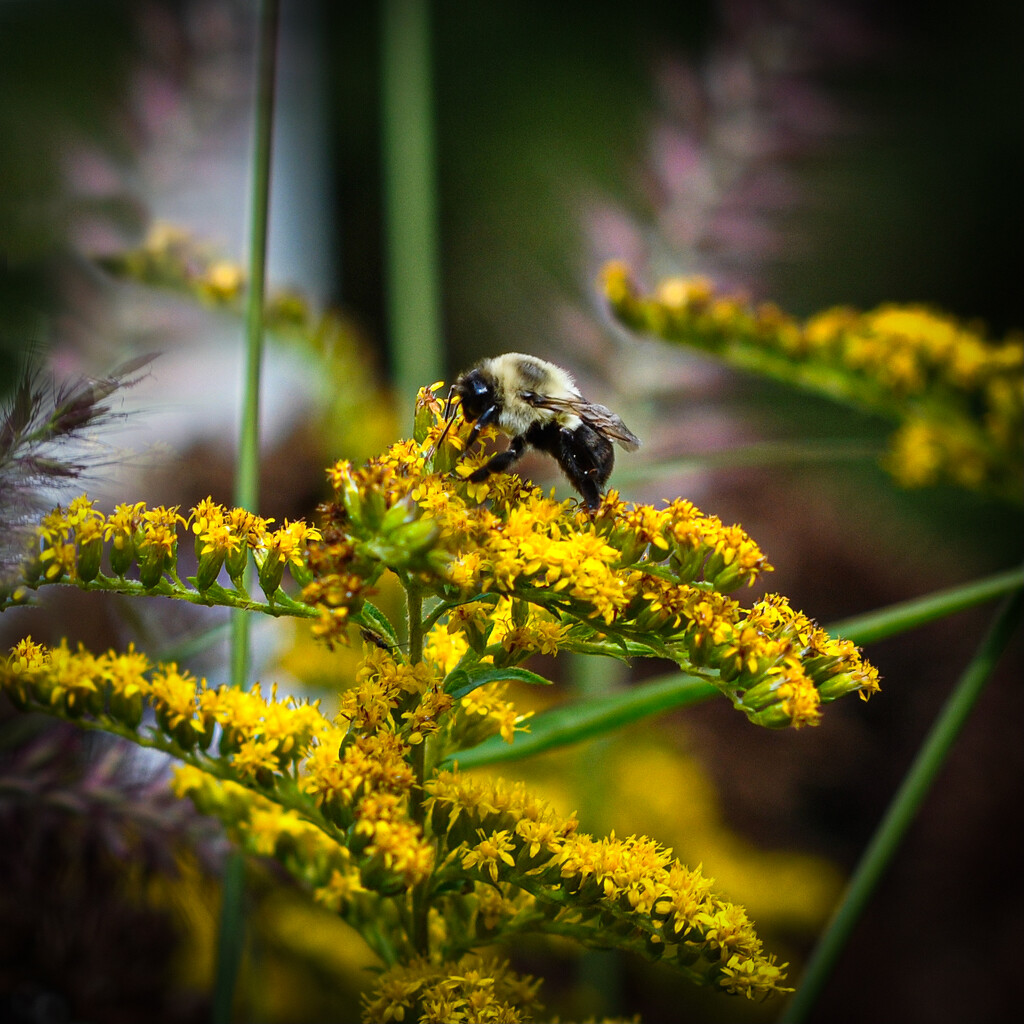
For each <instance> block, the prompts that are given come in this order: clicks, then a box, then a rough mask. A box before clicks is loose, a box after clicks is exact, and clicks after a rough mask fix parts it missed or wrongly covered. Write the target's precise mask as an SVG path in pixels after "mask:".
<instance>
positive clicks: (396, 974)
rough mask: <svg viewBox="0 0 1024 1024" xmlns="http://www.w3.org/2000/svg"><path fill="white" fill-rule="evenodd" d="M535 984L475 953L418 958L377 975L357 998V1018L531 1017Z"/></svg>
mask: <svg viewBox="0 0 1024 1024" xmlns="http://www.w3.org/2000/svg"><path fill="white" fill-rule="evenodd" d="M538 985H539V982H537V981H535V980H534V979H533V978H530V977H521V976H520V975H518V974H516V973H515V972H514V971H512V970H510V969H509V966H508V964H507V963H504V962H500V961H493V960H492V961H486V960H484V959H482V958H481V957H479V956H476V955H475V954H467V955H466V956H464V957H462V958H461V959H459V960H458V961H457V962H455V963H445V964H438V963H436V962H434V961H431V960H429V959H427V958H424V957H419V958H417V959H416V960H414V961H412V962H411V963H408V964H402V965H400V966H397V967H393V968H392V969H391V970H390V971H388V972H387V973H386V974H384V975H383V976H382V977H381V978H380V980H379V981H378V982H377V985H376V989H375V991H374V993H373V995H368V996H365V997H364V998H363V1020H364V1021H367V1022H376V1021H405V1020H408V1021H422V1022H424V1024H442V1022H444V1024H470V1022H471V1021H495V1022H504V1024H517V1022H519V1021H527V1020H532V1019H533V1017H532V1015H531V1013H530V1010H531V1008H533V1007H536V1005H537V988H538Z"/></svg>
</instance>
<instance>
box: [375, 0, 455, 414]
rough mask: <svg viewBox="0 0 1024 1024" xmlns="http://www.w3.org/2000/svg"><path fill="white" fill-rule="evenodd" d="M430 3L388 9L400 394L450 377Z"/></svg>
mask: <svg viewBox="0 0 1024 1024" xmlns="http://www.w3.org/2000/svg"><path fill="white" fill-rule="evenodd" d="M430 6H431V5H430V4H429V3H427V2H426V0H384V4H383V6H382V19H383V21H382V29H381V35H382V48H383V49H382V54H381V65H382V84H381V91H382V100H383V117H382V121H383V125H382V131H383V159H382V163H383V175H384V210H385V226H386V235H387V238H386V250H387V269H388V317H389V322H390V330H391V357H392V366H393V368H394V376H395V384H396V386H397V389H398V394H399V395H403V396H406V397H407V399H408V400H403V403H402V404H403V408H408V409H409V410H410V412H408V413H407V414H406V416H407V419H406V424H405V425H406V427H407V428H411V426H412V413H411V396H413V395H415V394H416V391H417V390H418V389H419V388H420V387H423V386H424V385H427V384H430V383H431V382H432V381H435V380H437V379H438V378H440V377H441V376H443V373H444V370H443V365H442V364H443V357H442V344H441V312H440V310H441V302H440V295H439V293H440V289H439V286H438V277H439V275H438V269H437V262H438V257H437V250H438V244H437V195H436V187H435V170H434V125H433V109H432V85H431V69H430Z"/></svg>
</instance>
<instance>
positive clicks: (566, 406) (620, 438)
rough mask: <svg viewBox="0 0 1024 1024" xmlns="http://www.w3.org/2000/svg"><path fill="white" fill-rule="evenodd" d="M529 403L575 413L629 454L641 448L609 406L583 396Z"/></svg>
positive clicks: (540, 397)
mask: <svg viewBox="0 0 1024 1024" xmlns="http://www.w3.org/2000/svg"><path fill="white" fill-rule="evenodd" d="M528 401H529V402H530V405H532V406H533V407H534V408H536V409H549V410H550V411H551V412H556V413H557V412H573V413H575V414H576V415H577V416H579V418H580V419H581V420H583V422H584V423H586V424H587V426H589V427H593V429H594V430H596V431H597V432H598V433H599V434H603V435H604V436H605V437H608V438H611V440H613V441H617V442H618V443H619V444H620V445H621V446H622V447H623V448H625V449H626V451H628V452H635V451H636V450H637V448H639V447H640V438H639V437H637V436H636V434H634V433H633V431H632V430H630V429H629V427H627V426H626V424H625V423H623V422H622V417H621V416H617V415H616V414H615V413H613V412H612V411H611V409H609V408H608V407H607V406H604V405H598V404H597V403H596V402H588V401H587V400H586V399H585V398H583V397H581V396H566V397H555V396H553V395H535V396H534V397H533V398H531V399H528Z"/></svg>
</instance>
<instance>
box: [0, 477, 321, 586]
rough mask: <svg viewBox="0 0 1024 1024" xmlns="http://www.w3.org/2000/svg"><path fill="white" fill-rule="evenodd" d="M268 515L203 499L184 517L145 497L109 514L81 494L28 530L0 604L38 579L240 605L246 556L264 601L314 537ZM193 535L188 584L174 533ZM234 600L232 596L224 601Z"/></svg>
mask: <svg viewBox="0 0 1024 1024" xmlns="http://www.w3.org/2000/svg"><path fill="white" fill-rule="evenodd" d="M272 523H273V520H268V519H263V518H261V517H259V516H256V515H254V514H252V513H251V512H247V511H246V510H245V509H241V508H234V509H227V508H225V507H224V506H223V505H219V504H217V503H216V502H214V501H213V500H212V499H211V498H205V499H204V500H203V501H201V502H199V504H198V505H196V506H195V508H193V509H192V510H191V511H190V512H189V514H188V515H187V516H183V515H181V514H180V512H179V509H178V507H177V506H175V507H173V508H165V507H164V506H162V505H161V506H157V507H156V508H147V507H146V504H145V502H141V501H140V502H135V503H134V504H121V505H118V506H117V507H116V508H115V509H114V511H113V512H112V513H110V515H106V514H104V513H103V512H101V511H100V510H99V509H97V508H96V503H95V502H93V501H90V500H89V499H88V498H87V497H86V496H85V495H82V496H81V497H79V498H75V499H74V500H73V501H72V502H71V503H70V504H69V505H68V507H67V508H66V509H64V508H61V507H58V508H55V509H54V510H53V511H52V512H50V513H48V514H47V515H46V516H44V517H43V519H42V521H41V522H40V524H39V525H38V526H37V527H36V529H35V545H34V547H33V550H32V551H31V552H30V554H29V555H28V556H27V557H26V559H25V560H24V562H23V564H22V582H23V584H24V586H21V587H16V588H13V589H12V590H11V592H10V593H8V594H0V598H2V599H3V600H4V602H5V603H18V602H19V601H22V600H24V599H25V598H26V597H27V596H28V595H27V592H26V588H37V587H39V586H41V585H42V584H46V583H73V584H76V585H78V586H84V587H87V588H90V589H105V590H117V591H121V592H125V593H133V592H136V591H145V592H150V593H160V594H164V595H165V596H168V597H178V598H185V599H188V600H195V601H199V602H202V603H209V604H212V603H226V604H231V603H243V604H244V603H245V602H247V601H248V600H249V595H248V594H247V593H246V590H245V586H244V583H243V575H244V572H245V569H246V566H247V565H248V564H249V563H250V560H251V561H252V562H253V563H254V564H255V565H256V567H257V570H258V578H259V582H260V587H261V588H262V590H263V592H264V593H265V594H266V596H267V598H268V599H269V600H271V601H273V600H274V599H275V597H278V598H283V597H284V595H283V593H281V592H280V587H281V583H282V580H283V577H284V571H285V569H286V568H287V569H290V570H291V572H292V574H293V575H294V576H296V577H297V578H298V579H299V580H301V581H302V582H306V581H307V580H308V579H309V578H310V577H309V574H308V570H307V569H306V546H307V544H308V543H309V542H310V541H312V540H317V539H319V537H320V532H319V530H317V529H316V528H315V527H311V526H309V524H307V523H305V522H303V521H301V520H300V521H297V522H288V521H285V523H284V525H283V526H281V527H280V528H279V529H276V530H275V529H273V528H272ZM183 532H184V533H185V534H186V536H187V534H188V533H192V534H193V535H194V545H195V555H196V573H195V576H192V577H189V581H188V582H189V583H190V584H191V586H190V587H188V586H186V585H185V583H183V581H182V580H181V579H180V577H179V575H178V544H179V541H180V540H181V535H182V533H183ZM222 569H223V570H225V571H226V575H227V576H228V578H229V579H230V581H231V586H232V589H231V590H230V591H228V590H226V589H225V588H223V587H222V586H220V584H219V583H218V582H217V579H218V576H219V575H220V573H221V570H222ZM233 598H234V599H236V600H235V601H233V600H232V599H233Z"/></svg>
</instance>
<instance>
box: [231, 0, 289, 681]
mask: <svg viewBox="0 0 1024 1024" xmlns="http://www.w3.org/2000/svg"><path fill="white" fill-rule="evenodd" d="M277 34H278V0H263V3H262V5H261V10H260V26H259V54H258V57H257V66H256V111H255V123H254V125H253V140H252V146H253V149H252V181H251V183H250V189H249V197H250V206H249V287H248V292H247V295H246V309H245V379H244V390H243V393H242V419H241V424H240V432H239V441H238V470H237V475H236V478H235V503H236V504H237V505H239V506H241V507H242V508H246V509H248V510H249V511H250V512H255V511H256V506H257V504H258V500H259V456H260V441H259V420H260V372H261V369H262V363H263V316H264V305H265V302H264V295H265V291H266V273H267V228H268V224H269V214H270V153H271V143H272V135H273V123H274V82H275V77H276V66H277ZM245 579H246V587H247V589H251V586H252V579H253V570H252V567H251V566H247V568H246V573H245ZM248 663H249V618H248V616H247V615H245V614H244V613H242V612H236V613H235V615H234V617H233V619H232V645H231V678H232V681H233V683H234V684H235V685H236V686H245V685H246V682H247V681H248V667H249V665H248Z"/></svg>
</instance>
